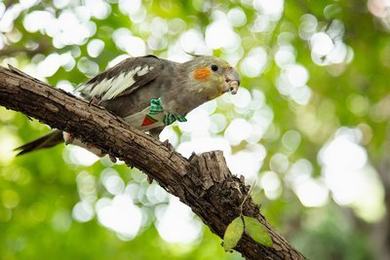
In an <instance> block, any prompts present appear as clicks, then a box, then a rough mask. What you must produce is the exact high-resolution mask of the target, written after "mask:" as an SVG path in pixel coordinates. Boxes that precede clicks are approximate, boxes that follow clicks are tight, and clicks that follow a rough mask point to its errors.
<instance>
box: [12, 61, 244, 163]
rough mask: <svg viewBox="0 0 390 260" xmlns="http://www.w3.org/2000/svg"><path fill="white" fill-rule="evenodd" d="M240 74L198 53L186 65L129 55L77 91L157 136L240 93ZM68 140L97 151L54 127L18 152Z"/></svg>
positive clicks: (97, 152)
mask: <svg viewBox="0 0 390 260" xmlns="http://www.w3.org/2000/svg"><path fill="white" fill-rule="evenodd" d="M239 85H240V77H239V74H238V73H237V72H236V71H235V70H234V69H233V68H232V67H231V66H230V65H229V64H228V63H227V62H226V61H224V60H222V59H220V58H216V57H212V56H195V57H194V58H193V59H192V60H191V61H188V62H184V63H177V62H172V61H169V60H165V59H160V58H158V57H156V56H153V55H148V56H143V57H134V58H128V59H125V60H124V61H122V62H121V63H119V64H117V65H116V66H114V67H112V68H110V69H108V70H106V71H104V72H102V73H101V74H99V75H97V76H95V77H94V78H92V79H91V80H89V81H88V82H86V83H84V84H82V85H81V86H80V87H78V88H77V89H76V91H77V92H79V93H80V94H81V96H82V97H83V98H85V99H86V100H88V101H90V102H92V103H94V104H97V105H100V106H103V107H105V108H106V109H107V110H109V111H110V112H111V113H113V114H115V115H118V116H120V117H122V118H123V119H124V120H125V121H126V122H127V123H128V124H129V125H131V126H133V127H135V128H137V129H139V130H143V131H149V133H150V134H152V135H154V136H158V135H159V134H160V132H161V131H162V130H163V128H164V127H165V126H166V125H169V124H171V123H173V122H174V121H176V120H178V121H186V119H185V115H186V114H187V113H188V112H190V111H191V110H193V109H194V108H196V107H198V106H200V105H201V104H203V103H205V102H206V101H208V100H212V99H214V98H216V97H218V96H220V95H222V94H223V93H225V92H229V91H230V92H231V93H232V94H236V92H237V90H238V87H239ZM63 141H65V143H72V144H76V145H79V146H82V147H84V148H87V149H89V150H91V151H93V152H95V153H96V154H98V155H100V156H102V155H103V154H99V151H96V150H94V149H93V146H92V145H87V144H83V143H81V142H80V141H79V140H75V139H74V138H73V137H72V135H71V134H69V133H62V132H61V131H59V130H55V131H53V132H52V133H50V134H48V135H46V136H43V137H41V138H39V139H37V140H35V141H32V142H30V143H27V144H25V145H23V146H20V147H18V148H16V150H19V151H20V152H19V154H18V155H21V154H25V153H27V152H30V151H34V150H38V149H42V148H48V147H52V146H54V145H56V144H59V143H61V142H63Z"/></svg>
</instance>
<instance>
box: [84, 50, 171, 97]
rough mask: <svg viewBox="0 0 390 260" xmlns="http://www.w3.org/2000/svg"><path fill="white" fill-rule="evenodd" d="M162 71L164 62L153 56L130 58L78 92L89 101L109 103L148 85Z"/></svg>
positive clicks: (101, 74) (100, 75)
mask: <svg viewBox="0 0 390 260" xmlns="http://www.w3.org/2000/svg"><path fill="white" fill-rule="evenodd" d="M162 69H163V62H162V61H161V60H160V59H159V58H157V57H156V56H153V55H148V56H144V57H136V58H128V59H126V60H124V61H122V62H121V63H119V64H117V65H116V66H114V67H112V68H110V69H108V70H106V71H104V72H102V73H100V74H99V75H97V76H95V77H94V78H92V79H91V80H89V81H88V82H86V83H84V84H82V85H81V86H79V87H78V88H77V91H78V92H79V93H80V94H81V95H82V96H83V97H84V98H86V99H88V100H90V99H95V100H96V101H98V102H102V101H108V100H111V99H114V98H116V97H119V96H122V95H128V94H130V93H132V92H133V91H135V90H137V89H138V88H140V87H142V86H144V85H146V84H148V83H149V82H151V81H153V80H154V79H155V78H156V77H157V76H158V75H159V74H160V73H161V71H162Z"/></svg>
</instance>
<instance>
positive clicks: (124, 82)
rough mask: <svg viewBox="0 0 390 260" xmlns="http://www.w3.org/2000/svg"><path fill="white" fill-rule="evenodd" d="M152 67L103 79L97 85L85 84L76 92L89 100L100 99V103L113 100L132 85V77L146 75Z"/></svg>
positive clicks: (133, 80)
mask: <svg viewBox="0 0 390 260" xmlns="http://www.w3.org/2000/svg"><path fill="white" fill-rule="evenodd" d="M153 69H154V67H149V66H147V65H146V66H143V67H141V66H138V67H136V68H134V69H132V70H130V71H128V72H123V73H121V74H119V75H117V76H115V77H113V78H110V79H104V80H103V81H101V82H99V83H97V84H96V83H92V84H85V85H82V86H80V87H79V89H78V91H79V92H80V93H82V94H84V95H86V96H87V97H89V98H93V97H100V100H101V101H104V100H109V99H113V98H115V97H116V96H118V95H120V94H121V93H123V92H124V91H126V90H127V89H128V88H130V87H131V86H132V85H133V84H134V83H135V79H134V76H135V75H137V76H138V77H140V76H143V75H146V74H147V73H148V72H150V71H151V70H153Z"/></svg>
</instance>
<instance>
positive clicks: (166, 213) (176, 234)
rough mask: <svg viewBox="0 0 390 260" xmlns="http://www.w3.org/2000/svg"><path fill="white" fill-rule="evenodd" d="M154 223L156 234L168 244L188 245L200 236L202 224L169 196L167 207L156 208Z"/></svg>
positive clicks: (188, 210)
mask: <svg viewBox="0 0 390 260" xmlns="http://www.w3.org/2000/svg"><path fill="white" fill-rule="evenodd" d="M155 215H156V217H157V221H156V223H155V225H156V227H157V230H158V233H159V234H160V236H161V237H162V239H164V240H165V241H166V242H168V243H178V244H190V243H194V242H196V241H197V240H198V239H199V238H200V237H201V236H202V224H201V222H200V221H199V220H197V219H195V218H194V217H195V215H194V213H192V211H191V209H190V208H189V207H188V206H186V205H184V204H183V203H181V202H180V201H179V200H178V199H177V198H176V197H173V196H170V199H169V204H168V205H167V206H160V207H157V208H156V210H155Z"/></svg>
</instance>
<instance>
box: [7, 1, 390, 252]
mask: <svg viewBox="0 0 390 260" xmlns="http://www.w3.org/2000/svg"><path fill="white" fill-rule="evenodd" d="M0 17H1V18H0V62H1V64H2V65H4V66H6V65H7V64H11V65H13V66H15V67H17V68H20V69H21V70H23V71H25V72H27V73H29V74H31V75H32V76H34V77H37V78H39V79H41V80H43V81H46V82H48V83H50V84H52V85H53V86H55V87H57V88H62V89H64V90H66V91H73V89H74V88H75V87H76V86H77V85H78V84H79V83H81V82H83V81H86V80H87V79H88V78H90V77H92V76H94V75H96V74H97V73H98V72H99V71H102V70H104V69H106V68H107V67H110V66H113V65H114V64H116V63H118V62H119V61H121V60H122V59H124V58H126V57H129V56H140V55H145V54H155V55H158V56H161V57H164V58H168V59H170V60H174V61H179V62H181V61H186V60H188V59H191V56H190V55H188V54H187V53H196V54H207V55H215V56H220V57H223V58H225V59H226V60H228V61H229V62H230V63H231V64H232V65H234V66H235V67H237V68H238V70H239V71H240V73H241V76H242V88H241V89H240V91H239V92H238V94H237V95H236V96H230V95H229V94H226V95H224V96H222V97H220V98H218V99H217V100H214V101H211V102H209V103H207V104H205V105H203V106H201V107H199V108H198V109H196V110H194V111H193V112H191V113H190V114H189V115H188V122H187V123H179V124H174V125H173V126H170V127H168V128H166V129H165V130H164V132H163V133H162V134H161V139H162V140H165V139H169V141H170V143H171V144H172V145H174V146H175V148H176V150H177V151H178V152H180V153H182V154H183V155H184V156H189V155H190V154H191V152H192V151H195V152H204V151H210V150H216V149H219V150H223V151H224V154H225V156H226V158H227V162H228V165H229V167H230V169H231V171H232V172H233V173H234V174H237V175H244V176H245V177H246V180H247V182H248V184H254V185H255V189H254V190H253V198H254V199H255V201H256V203H258V204H259V206H261V208H262V212H263V213H264V214H265V216H266V217H267V219H268V220H269V221H270V222H271V223H272V225H273V226H274V227H275V229H277V230H278V231H279V232H280V233H282V234H283V235H284V236H285V237H286V238H287V239H288V240H289V241H290V242H291V243H292V244H293V245H294V246H295V247H297V248H298V249H299V250H300V251H301V252H303V254H305V255H306V256H307V257H308V258H309V259H390V252H389V251H390V250H389V248H390V215H389V210H390V173H389V167H390V157H389V154H390V139H389V138H390V128H389V119H390V93H389V88H390V86H389V72H390V71H389V69H390V35H389V30H390V2H389V1H388V0H368V1H362V0H354V1H353V0H349V1H341V0H339V1H329V0H327V1H307V0H289V1H283V0H272V1H271V0H230V1H219V0H204V1H202V0H192V1H174V0H161V1H158V0H147V1H140V0H127V1H126V0H107V1H104V0H84V1H78V0H54V1H39V0H20V1H11V0H10V1H0ZM48 131H49V128H48V127H47V126H45V125H43V124H40V123H39V122H37V121H36V120H29V119H28V118H27V117H26V116H24V115H22V114H20V113H17V112H13V111H8V110H6V109H5V108H2V107H0V258H1V259H38V258H42V257H45V258H48V259H50V258H55V259H71V258H72V259H240V258H241V257H240V255H239V254H237V253H233V254H231V253H225V252H224V251H223V249H222V247H221V246H220V244H221V240H220V239H219V238H218V237H217V236H215V235H213V234H212V233H211V232H210V231H209V229H208V228H207V227H205V226H204V225H203V224H202V222H201V221H200V219H199V218H197V217H196V216H195V215H194V214H193V213H192V212H191V210H190V209H189V208H188V207H187V206H185V205H183V204H182V203H180V202H179V201H178V200H177V199H176V198H174V197H173V196H170V195H169V194H167V193H166V192H165V191H164V190H162V189H161V188H160V187H159V186H158V185H157V184H156V183H153V184H151V185H149V184H148V183H147V181H146V178H145V175H144V174H143V173H141V172H140V171H138V170H136V169H133V170H131V169H129V168H127V167H126V166H125V165H123V164H121V163H119V164H115V165H114V164H112V163H111V162H110V160H109V159H108V158H103V159H99V158H97V157H96V156H94V155H93V154H91V153H89V152H87V151H86V150H83V149H82V148H78V147H74V146H67V147H65V146H64V145H60V146H58V147H56V148H54V149H51V150H45V151H40V152H36V153H33V154H30V155H26V156H23V157H21V158H19V157H18V158H15V152H13V148H15V147H17V146H18V145H21V144H23V143H24V142H26V141H29V140H32V139H34V138H36V137H39V136H40V135H42V134H45V133H47V132H48Z"/></svg>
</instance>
